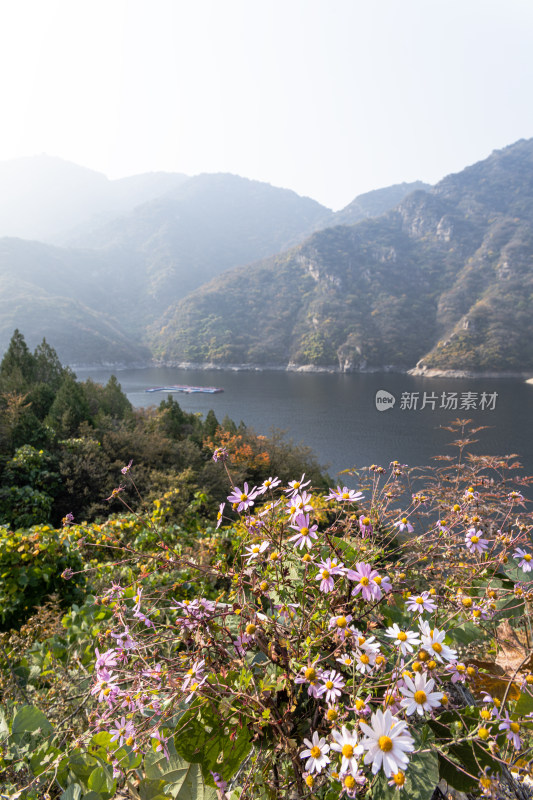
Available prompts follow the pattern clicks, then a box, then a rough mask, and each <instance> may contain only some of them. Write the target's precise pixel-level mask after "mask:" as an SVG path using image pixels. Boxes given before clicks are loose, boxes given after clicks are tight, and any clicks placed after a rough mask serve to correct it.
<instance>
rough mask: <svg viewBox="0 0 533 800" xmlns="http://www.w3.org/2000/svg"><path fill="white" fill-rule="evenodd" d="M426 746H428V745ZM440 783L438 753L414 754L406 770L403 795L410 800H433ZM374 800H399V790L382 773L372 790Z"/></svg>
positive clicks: (429, 751) (430, 751) (431, 751)
mask: <svg viewBox="0 0 533 800" xmlns="http://www.w3.org/2000/svg"><path fill="white" fill-rule="evenodd" d="M417 744H419V742H418V743H417ZM424 746H427V743H425V744H424ZM438 782H439V759H438V756H437V753H436V752H434V751H433V750H428V751H426V752H422V753H413V754H412V755H411V757H410V760H409V766H408V767H407V768H406V770H405V784H404V787H403V789H402V792H401V794H402V796H405V797H406V798H409V800H431V796H432V794H433V792H434V791H435V787H436V785H437V784H438ZM372 800H398V789H397V788H396V787H395V786H393V787H391V786H389V785H388V779H387V778H386V777H385V774H384V773H383V772H382V771H381V772H380V773H379V774H378V778H377V780H376V783H375V784H374V786H373V788H372Z"/></svg>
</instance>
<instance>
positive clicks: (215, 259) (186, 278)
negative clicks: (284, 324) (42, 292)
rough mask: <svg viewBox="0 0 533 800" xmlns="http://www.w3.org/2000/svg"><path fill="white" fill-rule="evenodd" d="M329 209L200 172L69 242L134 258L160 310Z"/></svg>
mask: <svg viewBox="0 0 533 800" xmlns="http://www.w3.org/2000/svg"><path fill="white" fill-rule="evenodd" d="M331 215H332V212H330V211H329V210H328V209H326V208H325V207H324V206H321V205H320V204H319V203H316V202H315V201H314V200H310V199H309V198H306V197H300V196H299V195H297V194H296V193H295V192H291V191H289V190H287V189H278V188H276V187H273V186H270V185H269V184H266V183H260V182H259V181H251V180H248V179H246V178H240V177H238V176H236V175H226V174H216V175H207V174H206V175H198V176H197V177H195V178H190V179H189V180H188V181H186V182H185V183H183V184H182V185H181V186H180V187H178V188H177V189H176V190H175V191H173V192H170V193H167V194H166V195H164V196H163V197H159V198H158V199H157V200H153V201H152V202H150V203H145V204H144V205H141V206H139V207H138V208H136V209H135V210H134V211H133V212H131V213H129V214H127V215H125V216H123V217H121V218H119V219H116V220H115V221H113V222H111V223H109V224H108V225H106V226H104V227H102V228H101V229H100V230H96V231H93V232H91V233H90V234H88V235H86V236H84V237H83V238H80V239H78V240H76V242H75V243H76V244H78V245H83V246H85V247H90V248H93V249H95V248H96V249H100V250H104V251H106V252H107V253H110V254H113V255H114V254H117V255H118V256H119V257H120V258H122V257H123V255H124V254H129V255H130V257H131V258H133V259H136V260H140V261H141V262H142V263H143V265H144V270H145V272H146V275H147V279H148V294H149V301H150V302H151V303H153V304H154V310H156V309H157V311H158V312H159V311H160V310H162V309H161V308H160V306H161V303H163V302H164V303H165V308H166V307H167V306H168V304H169V303H170V302H171V301H175V300H177V299H180V298H182V297H184V296H185V295H186V294H188V293H189V292H190V291H192V290H193V289H196V288H197V287H199V286H201V285H202V284H203V283H205V282H207V281H208V280H210V279H211V278H213V277H215V276H217V275H219V274H220V273H221V272H224V271H225V270H227V269H230V268H231V267H236V266H239V265H243V264H247V263H248V262H250V261H255V260H257V259H260V258H263V257H265V256H268V255H274V254H275V253H277V252H279V251H280V250H283V249H285V248H287V247H289V246H290V245H293V244H295V243H297V242H300V241H301V240H302V239H304V238H305V237H306V236H307V235H308V234H309V233H311V232H312V231H313V230H315V229H316V228H317V227H321V225H322V220H324V218H326V219H330V217H331Z"/></svg>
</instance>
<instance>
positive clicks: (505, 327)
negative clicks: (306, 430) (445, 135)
mask: <svg viewBox="0 0 533 800" xmlns="http://www.w3.org/2000/svg"><path fill="white" fill-rule="evenodd" d="M532 220H533V141H532V140H530V141H520V142H517V143H516V144H514V145H512V146H510V147H508V148H505V149H504V150H500V151H496V152H495V153H493V154H492V155H491V156H490V157H489V158H488V159H486V160H485V161H482V162H480V163H478V164H476V165H474V166H472V167H469V168H467V169H465V170H463V171H462V172H460V173H458V174H456V175H452V176H449V177H447V178H445V179H444V180H443V181H441V182H440V183H439V184H437V186H435V187H434V188H432V189H430V190H428V191H416V192H414V193H412V194H409V195H408V196H407V197H406V198H405V199H404V200H403V201H402V202H401V203H400V204H399V205H398V206H397V208H396V209H395V210H393V211H389V212H388V213H387V214H385V215H384V216H382V217H379V218H377V219H375V220H366V221H363V222H360V223H359V224H357V225H354V226H339V227H335V228H331V229H326V230H322V231H319V232H317V233H314V234H313V235H312V236H311V237H310V238H308V239H307V240H306V241H305V242H304V243H302V244H301V245H299V246H297V247H295V248H292V249H290V250H288V251H287V252H286V253H283V254H282V255H278V256H275V257H273V258H270V259H267V260H264V261H261V262H260V263H258V264H255V265H252V266H248V267H246V268H242V269H239V270H233V271H231V272H229V273H226V274H225V275H223V276H220V277H219V278H217V279H216V280H214V281H212V282H211V283H210V284H208V285H206V286H203V287H202V288H201V289H199V290H197V291H196V292H194V293H193V294H192V295H191V296H190V297H188V298H186V299H185V300H183V301H181V302H180V303H178V304H177V305H176V306H175V307H174V308H173V309H169V311H168V312H167V314H166V315H165V318H164V320H163V321H162V323H161V324H159V325H154V326H153V329H152V339H151V345H152V349H153V350H154V352H155V353H156V354H157V355H158V356H159V357H160V358H161V359H162V360H164V361H166V362H182V361H192V362H214V363H218V364H230V363H243V364H271V365H278V366H285V365H287V364H291V365H294V366H307V365H310V366H314V367H325V368H336V369H341V370H352V369H365V368H380V367H384V366H395V367H398V368H402V369H406V368H411V367H414V366H415V365H416V364H417V362H419V365H420V366H421V367H432V368H438V369H464V370H474V371H480V370H481V371H482V370H490V371H522V370H533V321H532V320H533V316H532V310H533V309H532V296H533V222H532Z"/></svg>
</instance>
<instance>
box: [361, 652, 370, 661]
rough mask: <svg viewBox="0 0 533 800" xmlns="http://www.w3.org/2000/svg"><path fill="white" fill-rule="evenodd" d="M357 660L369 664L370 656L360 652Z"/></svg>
mask: <svg viewBox="0 0 533 800" xmlns="http://www.w3.org/2000/svg"><path fill="white" fill-rule="evenodd" d="M359 661H360V662H361V664H370V658H369V657H368V656H367V654H366V653H361V655H360V656H359Z"/></svg>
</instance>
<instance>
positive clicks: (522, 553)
mask: <svg viewBox="0 0 533 800" xmlns="http://www.w3.org/2000/svg"><path fill="white" fill-rule="evenodd" d="M513 558H515V559H516V560H517V561H518V566H519V567H520V568H521V569H523V570H524V572H531V570H532V569H533V556H532V555H531V553H528V552H527V550H522V548H521V547H517V548H516V550H515V551H514V553H513ZM519 559H520V560H519Z"/></svg>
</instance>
